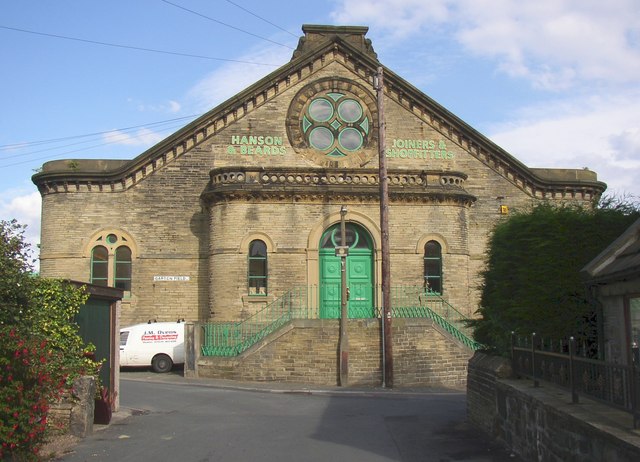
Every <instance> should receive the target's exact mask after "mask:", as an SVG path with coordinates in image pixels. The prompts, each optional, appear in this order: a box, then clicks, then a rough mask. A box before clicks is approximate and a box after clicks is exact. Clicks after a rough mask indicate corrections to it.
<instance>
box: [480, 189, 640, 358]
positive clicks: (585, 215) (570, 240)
mask: <svg viewBox="0 0 640 462" xmlns="http://www.w3.org/2000/svg"><path fill="white" fill-rule="evenodd" d="M639 215H640V214H639V212H638V207H637V206H634V205H633V204H631V203H629V202H628V201H624V200H622V201H621V200H615V199H610V198H605V199H604V200H602V201H601V202H600V204H598V205H597V206H595V207H594V208H581V207H577V206H570V205H565V206H554V205H550V204H547V203H543V204H540V205H537V206H535V207H534V208H533V209H532V210H530V211H528V212H526V213H520V214H515V215H513V216H511V217H509V218H508V219H506V220H505V221H503V222H500V223H499V224H498V225H497V226H496V228H495V229H494V232H493V234H492V236H491V238H490V241H489V246H488V260H487V266H486V270H485V271H484V274H483V276H484V283H483V286H482V295H481V301H480V309H479V310H478V312H479V314H480V315H481V317H480V318H479V319H477V320H475V321H473V322H472V326H473V327H474V336H475V339H476V340H477V341H479V342H481V343H483V344H485V345H487V346H489V347H490V348H491V349H494V350H497V351H498V352H500V353H503V354H504V353H506V352H507V351H508V347H509V335H510V333H511V332H512V331H514V332H516V333H517V334H520V335H529V334H531V333H533V332H535V333H536V334H538V335H539V336H541V337H551V338H556V339H560V338H566V337H568V336H571V335H573V336H578V337H583V338H588V337H592V336H593V335H594V327H595V322H594V315H595V313H594V308H593V306H592V305H591V303H590V302H589V300H588V298H587V294H586V291H585V285H584V281H583V280H582V279H581V276H580V270H581V269H582V268H583V267H584V266H585V265H586V264H587V263H588V262H589V261H591V260H592V259H593V258H594V257H595V256H596V255H598V254H599V253H600V252H601V251H602V250H604V248H606V247H607V246H608V245H609V244H610V243H611V242H612V241H613V240H615V239H616V238H617V237H618V236H620V235H621V234H622V233H623V232H624V231H625V229H626V228H627V227H628V226H630V225H631V224H632V223H633V222H634V221H635V220H636V219H637V218H638V216H639Z"/></svg>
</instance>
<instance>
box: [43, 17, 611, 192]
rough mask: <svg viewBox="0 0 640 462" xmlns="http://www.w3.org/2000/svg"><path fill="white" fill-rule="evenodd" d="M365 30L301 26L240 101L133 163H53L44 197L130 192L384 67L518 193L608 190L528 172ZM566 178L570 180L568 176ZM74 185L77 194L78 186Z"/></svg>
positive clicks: (408, 98) (405, 100)
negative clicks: (238, 131)
mask: <svg viewBox="0 0 640 462" xmlns="http://www.w3.org/2000/svg"><path fill="white" fill-rule="evenodd" d="M367 30H368V28H366V27H358V26H312V25H305V26H303V31H304V32H305V36H304V37H302V38H301V39H300V43H299V45H298V48H297V49H296V50H295V51H294V53H293V57H292V59H291V61H290V62H288V63H287V64H285V65H283V66H282V67H280V68H279V69H277V70H275V71H274V72H272V73H270V74H269V75H267V76H266V77H264V78H262V79H260V80H259V81H257V82H256V83H254V84H253V85H251V86H249V87H247V88H246V89H245V90H243V91H241V92H240V93H238V94H237V95H235V96H233V97H232V98H229V99H228V100H227V101H225V102H223V103H222V104H220V105H218V106H217V107H215V108H213V109H212V110H210V111H209V112H207V113H206V114H204V115H202V116H201V117H199V118H198V119H196V120H194V121H193V122H191V123H190V124H188V125H186V126H185V127H183V128H182V129H180V130H178V131H177V132H175V133H174V134H172V135H171V136H169V137H167V138H166V139H164V140H163V141H161V142H160V143H158V144H156V145H155V146H153V147H151V148H150V149H148V150H147V151H145V152H143V153H142V154H140V155H139V156H137V157H136V158H134V159H132V160H131V161H128V162H123V161H96V160H81V159H80V160H73V161H72V162H73V167H74V168H72V169H71V168H69V163H70V161H69V160H64V161H52V162H48V163H46V164H45V165H44V166H43V170H42V172H40V173H37V174H36V175H34V177H33V181H34V182H35V183H36V184H37V185H38V187H39V189H40V191H41V193H43V194H46V193H49V192H56V191H59V190H61V189H60V188H62V190H65V189H66V188H69V185H71V187H72V188H73V187H76V188H80V185H85V186H83V187H86V185H87V184H88V185H89V186H88V187H89V189H91V187H95V188H99V189H100V190H102V188H107V189H108V190H111V191H117V190H124V189H128V188H130V187H132V186H134V185H135V184H137V183H138V182H140V181H143V180H144V179H145V178H146V177H148V176H149V175H152V174H153V173H154V172H155V171H157V170H159V169H162V168H164V167H165V166H166V165H168V164H170V163H172V162H173V161H175V160H176V159H178V158H180V157H182V156H184V155H185V154H187V153H188V152H189V151H191V150H192V149H194V148H197V147H198V146H199V145H201V144H202V143H203V142H205V141H206V140H208V139H210V138H211V137H213V136H215V135H216V134H218V133H220V131H222V130H224V129H226V128H228V127H229V126H231V125H233V124H235V123H237V122H238V121H240V120H242V119H243V118H245V117H246V116H247V115H249V114H251V113H252V112H253V111H255V110H256V109H258V108H260V107H262V106H263V105H264V104H266V103H269V102H270V101H272V100H273V99H275V98H277V97H278V96H279V95H281V94H282V93H283V92H285V91H287V90H288V89H289V88H291V87H293V86H294V85H297V84H299V83H301V82H304V81H311V80H313V78H314V75H315V74H316V73H318V72H319V71H321V70H322V69H325V68H326V67H327V66H329V65H332V64H335V63H338V64H340V65H341V66H344V67H345V68H346V69H348V70H349V71H350V72H351V73H352V74H353V75H354V77H355V76H357V77H358V78H359V79H360V80H361V81H365V82H368V83H369V84H370V88H372V89H373V87H374V79H375V75H376V72H377V70H378V68H379V67H382V69H383V72H384V84H385V85H384V91H385V95H386V96H387V97H388V98H391V99H392V100H394V101H395V102H396V103H397V104H399V105H401V106H402V107H404V108H405V109H406V111H407V112H408V113H410V114H412V116H414V117H416V118H419V119H420V120H421V121H423V122H424V123H425V124H428V125H429V126H430V127H431V128H432V129H433V130H435V131H436V132H438V133H440V134H441V135H442V136H443V137H444V138H446V139H448V140H449V141H450V142H451V143H454V144H456V145H457V146H459V147H460V148H462V149H463V150H465V151H466V152H468V153H469V154H470V155H472V156H473V157H475V158H477V159H478V160H479V161H480V162H482V163H483V164H485V165H486V166H487V167H488V168H490V169H492V170H494V171H495V172H496V173H497V174H499V175H501V176H503V177H505V178H507V179H508V180H509V181H511V182H512V183H513V184H515V185H516V186H517V187H519V188H521V189H523V190H525V191H527V192H528V193H529V194H531V195H533V196H536V195H540V194H541V195H542V196H543V197H544V196H545V195H546V194H550V195H555V194H556V193H560V194H565V193H566V191H568V190H572V191H574V193H575V191H576V190H577V191H580V190H583V191H587V194H590V195H592V196H593V195H594V194H595V195H597V194H599V193H601V192H602V191H603V190H604V188H605V185H604V184H603V183H600V182H598V181H597V179H596V176H595V174H594V173H593V172H590V171H576V170H571V171H559V170H542V169H538V170H534V169H530V168H528V167H527V166H525V165H524V164H522V163H521V162H519V161H518V160H517V159H516V158H514V157H513V156H511V155H510V154H509V153H507V152H506V151H505V150H503V149H502V148H500V147H499V146H497V145H496V144H495V143H493V142H491V141H490V140H489V139H488V138H486V137H485V136H483V135H482V134H481V133H479V132H478V131H476V130H475V129H473V128H472V127H471V126H469V125H468V124H466V123H465V122H464V121H462V120H461V119H459V118H458V117H456V116H455V115H454V114H452V113H451V112H449V111H448V110H446V109H445V108H444V107H443V106H441V105H440V104H438V103H437V102H435V101H434V100H433V99H431V98H430V97H428V96H427V95H425V94H424V93H423V92H421V91H420V90H418V89H417V88H416V87H414V86H413V85H411V84H410V83H409V82H407V81H406V80H404V79H403V78H401V77H400V76H398V75H397V74H395V73H394V72H393V71H391V70H390V69H387V68H386V67H384V66H382V65H381V63H380V62H379V61H378V60H377V55H376V53H375V52H374V51H373V47H372V45H371V42H370V41H369V40H368V39H366V38H365V34H366V32H367ZM563 172H568V173H567V174H564V173H563ZM73 185H76V186H73Z"/></svg>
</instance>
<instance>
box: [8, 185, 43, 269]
mask: <svg viewBox="0 0 640 462" xmlns="http://www.w3.org/2000/svg"><path fill="white" fill-rule="evenodd" d="M1 197H2V198H1V199H0V219H2V220H6V221H10V220H13V219H15V220H17V221H18V223H20V224H21V225H26V226H27V229H26V231H25V241H26V242H27V243H28V244H29V246H30V248H31V251H32V255H33V256H34V257H37V255H38V247H37V245H38V243H39V242H40V211H41V204H42V201H41V198H40V193H39V192H37V191H32V192H29V191H27V190H26V189H17V190H5V191H3V192H2V196H1ZM36 266H37V265H36Z"/></svg>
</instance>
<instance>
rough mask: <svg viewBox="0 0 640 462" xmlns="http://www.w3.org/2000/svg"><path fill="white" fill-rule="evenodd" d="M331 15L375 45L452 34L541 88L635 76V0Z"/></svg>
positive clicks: (409, 3)
mask: <svg viewBox="0 0 640 462" xmlns="http://www.w3.org/2000/svg"><path fill="white" fill-rule="evenodd" d="M332 17H333V18H334V19H335V20H336V21H338V22H340V23H350V24H353V23H365V24H370V25H371V27H372V28H373V29H375V30H376V31H380V32H381V34H382V35H383V36H384V37H379V39H378V42H381V43H384V42H385V41H386V40H389V39H391V40H392V41H397V40H399V39H411V40H422V41H423V42H424V43H427V44H428V43H429V36H428V35H427V36H425V32H427V31H431V32H432V33H437V34H439V35H442V34H449V33H450V34H451V35H452V37H453V38H454V40H457V41H458V42H459V44H460V45H462V46H463V47H464V48H465V49H466V50H467V51H468V52H470V53H472V54H474V55H476V56H480V57H485V58H490V59H494V60H496V64H497V67H498V69H499V70H501V71H503V72H505V73H506V74H507V75H509V76H512V77H518V78H524V79H527V80H529V81H530V82H531V83H532V84H533V85H534V86H536V87H538V88H543V89H555V90H560V89H566V88H568V87H570V86H572V85H574V84H575V83H576V81H579V80H581V79H582V80H608V81H612V82H618V83H620V82H636V81H637V80H638V79H639V78H640V43H639V42H640V40H639V38H640V15H639V14H638V7H637V1H636V0H611V1H609V2H601V1H594V0H536V1H524V2H523V1H517V0H458V1H455V0H432V1H429V2H425V1H424V0H340V1H338V3H337V7H336V9H335V10H334V12H333V13H332ZM381 39H382V40H381Z"/></svg>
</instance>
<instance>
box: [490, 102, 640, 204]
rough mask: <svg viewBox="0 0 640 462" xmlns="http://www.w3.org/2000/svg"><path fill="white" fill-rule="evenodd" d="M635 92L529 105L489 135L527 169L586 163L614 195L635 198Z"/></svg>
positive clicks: (638, 157) (639, 123) (639, 159)
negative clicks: (534, 105) (627, 194)
mask: <svg viewBox="0 0 640 462" xmlns="http://www.w3.org/2000/svg"><path fill="white" fill-rule="evenodd" d="M638 107H640V94H638V93H635V94H613V95H599V96H597V97H591V98H589V99H575V100H563V101H560V102H557V103H555V104H554V103H547V104H545V105H539V106H537V107H530V108H527V109H526V110H523V111H522V113H521V114H520V115H519V116H517V117H516V118H514V119H513V120H511V121H509V122H507V123H503V124H500V125H498V126H494V127H492V128H491V129H490V133H489V137H490V138H491V139H492V140H494V141H495V142H496V143H497V144H499V145H500V146H502V147H503V148H505V149H506V150H507V151H509V152H510V153H511V154H513V155H514V156H515V157H516V158H518V159H519V160H521V161H522V162H524V163H525V164H526V165H528V166H530V167H557V168H576V167H578V168H580V167H588V168H589V169H590V170H594V171H596V172H597V173H598V178H599V179H600V180H601V181H604V182H606V183H607V184H608V185H609V188H610V189H611V190H612V191H613V192H615V193H617V194H622V193H629V194H632V195H634V196H636V197H638V198H640V182H638V181H637V178H638V177H639V176H640V113H639V112H638V109H637V108H638Z"/></svg>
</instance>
